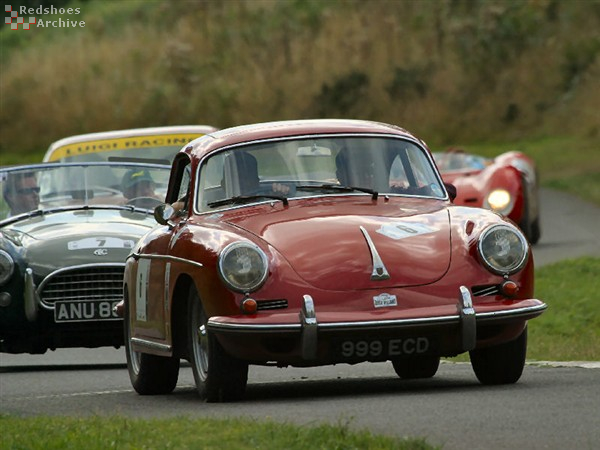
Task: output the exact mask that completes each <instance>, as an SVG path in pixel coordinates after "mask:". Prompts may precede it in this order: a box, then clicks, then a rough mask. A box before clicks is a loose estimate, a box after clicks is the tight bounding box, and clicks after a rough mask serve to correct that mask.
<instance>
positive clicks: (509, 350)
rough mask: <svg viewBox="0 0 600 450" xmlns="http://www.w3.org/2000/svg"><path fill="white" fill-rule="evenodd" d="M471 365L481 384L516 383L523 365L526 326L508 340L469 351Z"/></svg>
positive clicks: (525, 347)
mask: <svg viewBox="0 0 600 450" xmlns="http://www.w3.org/2000/svg"><path fill="white" fill-rule="evenodd" d="M469 355H470V357H471V366H472V367H473V371H474V372H475V375H476V376H477V379H478V380H479V381H480V382H481V383H482V384H512V383H516V382H517V381H518V380H519V378H521V374H522V373H523V368H524V367H525V357H526V355H527V328H525V329H524V330H523V332H522V333H521V335H520V336H519V337H518V338H517V339H515V340H513V341H510V342H506V343H504V344H501V345H496V346H494V347H488V348H482V349H480V350H472V351H470V352H469Z"/></svg>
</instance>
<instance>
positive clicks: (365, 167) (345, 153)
mask: <svg viewBox="0 0 600 450" xmlns="http://www.w3.org/2000/svg"><path fill="white" fill-rule="evenodd" d="M373 166H374V164H373V161H371V160H370V157H369V154H368V153H367V152H361V151H360V150H356V149H354V150H349V149H347V148H342V149H341V150H340V151H339V152H338V154H337V155H336V157H335V167H336V176H337V179H338V181H339V183H340V184H341V185H342V186H353V187H362V188H367V189H373V188H374V185H375V183H374V178H375V176H374V167H373Z"/></svg>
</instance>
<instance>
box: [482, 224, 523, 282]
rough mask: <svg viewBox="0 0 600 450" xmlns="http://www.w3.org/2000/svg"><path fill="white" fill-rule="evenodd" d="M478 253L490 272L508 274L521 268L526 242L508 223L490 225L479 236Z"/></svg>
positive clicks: (521, 234)
mask: <svg viewBox="0 0 600 450" xmlns="http://www.w3.org/2000/svg"><path fill="white" fill-rule="evenodd" d="M478 249H479V255H480V257H481V259H482V261H483V263H484V265H485V266H486V267H487V268H488V269H489V270H490V271H492V272H494V273H497V274H500V275H504V274H507V275H510V274H513V273H515V272H518V271H519V270H521V269H522V268H523V266H524V265H525V262H526V261H527V251H528V244H527V241H526V240H525V237H524V236H523V233H521V232H520V231H519V230H517V229H516V228H514V227H511V226H509V225H492V226H491V227H489V228H487V229H486V230H485V231H484V232H483V233H482V234H481V237H480V238H479V245H478Z"/></svg>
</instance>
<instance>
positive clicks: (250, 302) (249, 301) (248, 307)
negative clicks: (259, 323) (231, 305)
mask: <svg viewBox="0 0 600 450" xmlns="http://www.w3.org/2000/svg"><path fill="white" fill-rule="evenodd" d="M240 306H241V309H242V312H243V313H244V314H256V311H257V310H258V303H256V300H254V299H253V298H250V297H245V298H244V299H243V300H242V303H241V305H240Z"/></svg>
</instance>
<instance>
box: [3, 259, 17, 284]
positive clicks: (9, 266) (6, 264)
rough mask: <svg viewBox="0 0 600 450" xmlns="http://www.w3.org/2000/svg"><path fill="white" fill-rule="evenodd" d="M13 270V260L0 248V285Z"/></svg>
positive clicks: (8, 277)
mask: <svg viewBox="0 0 600 450" xmlns="http://www.w3.org/2000/svg"><path fill="white" fill-rule="evenodd" d="M14 270H15V262H14V260H13V259H12V256H10V255H9V254H8V253H6V252H5V251H4V250H0V286H1V285H3V284H4V283H6V282H7V281H8V280H10V277H11V276H12V274H13V272H14Z"/></svg>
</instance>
